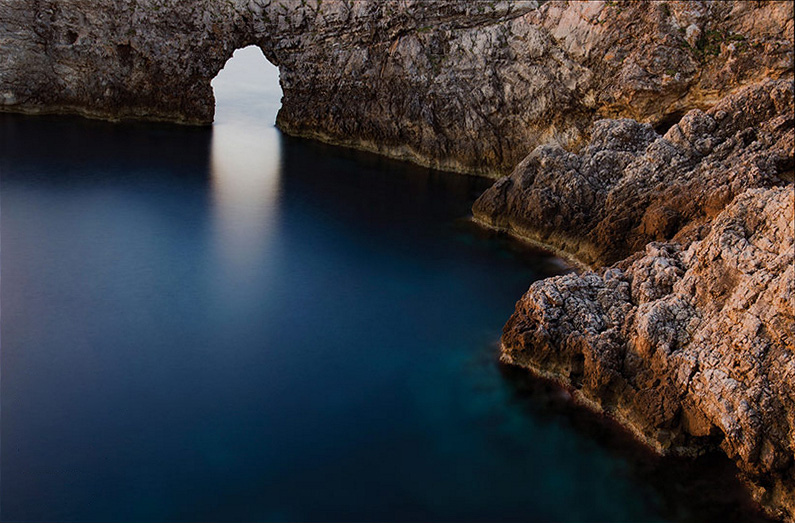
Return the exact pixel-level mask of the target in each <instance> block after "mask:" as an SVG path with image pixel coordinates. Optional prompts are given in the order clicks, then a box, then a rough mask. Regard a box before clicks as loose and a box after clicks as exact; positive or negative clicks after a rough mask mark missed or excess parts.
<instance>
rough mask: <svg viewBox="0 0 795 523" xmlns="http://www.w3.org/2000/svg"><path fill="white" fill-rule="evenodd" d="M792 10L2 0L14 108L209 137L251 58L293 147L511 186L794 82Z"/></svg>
mask: <svg viewBox="0 0 795 523" xmlns="http://www.w3.org/2000/svg"><path fill="white" fill-rule="evenodd" d="M789 7H790V6H788V5H786V3H785V2H741V1H735V2H673V1H671V2H665V3H637V2H599V1H595V2H546V3H542V5H540V6H539V2H537V1H535V0H532V1H529V0H528V1H512V2H507V1H495V2H490V1H479V2H469V1H464V0H385V1H382V0H356V1H353V0H303V1H302V0H228V1H224V2H220V1H217V0H193V1H190V2H184V1H182V0H30V1H25V2H21V1H19V0H0V49H2V51H0V108H2V110H8V111H25V112H76V113H80V114H84V115H88V116H95V117H103V118H111V119H115V118H127V117H133V118H154V119H165V120H174V121H181V122H191V123H208V122H210V121H211V120H212V116H213V108H214V103H213V95H212V89H211V86H210V81H211V80H212V78H213V77H214V76H215V75H216V74H217V73H218V71H219V70H220V69H221V68H222V67H223V65H224V63H225V61H226V60H227V59H229V58H230V57H231V56H232V53H233V51H234V50H235V49H237V48H240V47H244V46H247V45H252V44H253V45H258V46H260V47H261V48H262V50H263V52H264V53H265V55H266V57H267V58H268V59H269V60H270V61H271V62H273V63H274V64H276V65H278V66H279V69H280V71H281V82H282V87H283V91H284V99H283V107H282V110H281V112H280V114H279V118H278V125H279V126H280V127H281V128H282V129H283V130H285V131H286V132H288V133H291V134H296V135H305V136H312V137H315V138H319V139H322V140H325V141H328V142H333V143H342V144H346V145H350V146H355V147H361V148H365V149H370V150H374V151H377V152H380V153H382V154H388V155H391V156H396V157H402V158H408V159H411V160H413V161H415V162H418V163H422V164H425V165H431V166H434V167H440V168H443V169H449V170H457V171H465V172H474V173H483V174H488V175H493V176H497V175H500V174H505V173H507V172H509V171H510V170H511V169H512V168H513V167H515V166H516V165H517V164H518V163H519V162H520V161H521V160H522V159H523V158H524V157H525V156H526V155H527V154H528V153H530V152H531V151H532V150H533V149H534V148H535V147H536V146H537V145H539V144H543V143H547V142H550V141H553V142H556V143H558V144H560V145H561V146H563V147H564V148H572V147H576V146H577V145H578V144H580V143H583V142H584V140H586V139H587V130H588V128H589V127H590V124H591V122H592V121H593V120H595V119H599V118H603V117H610V118H617V117H631V118H634V119H636V120H638V121H641V122H647V123H650V124H652V125H670V122H671V121H672V119H674V120H676V119H678V116H680V115H681V112H682V111H685V110H689V109H691V108H694V107H699V108H702V109H706V108H707V107H709V106H710V105H712V104H713V103H715V102H716V101H717V100H719V99H720V98H721V97H722V96H724V95H725V94H727V93H729V92H732V91H733V90H735V89H736V88H737V87H739V86H742V85H746V84H748V83H751V82H754V81H757V80H758V79H759V78H760V77H770V78H779V77H781V76H784V75H787V74H788V73H789V72H791V71H792V62H793V43H792V39H793V21H792V20H793V19H792V10H791V9H790V8H789Z"/></svg>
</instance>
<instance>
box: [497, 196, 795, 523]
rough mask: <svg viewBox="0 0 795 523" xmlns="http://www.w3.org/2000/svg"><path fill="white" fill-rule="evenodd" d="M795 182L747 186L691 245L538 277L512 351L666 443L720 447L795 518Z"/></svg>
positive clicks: (663, 246) (767, 500) (682, 447)
mask: <svg viewBox="0 0 795 523" xmlns="http://www.w3.org/2000/svg"><path fill="white" fill-rule="evenodd" d="M794 211H795V190H793V187H792V185H787V186H784V187H775V188H770V189H750V190H748V191H746V192H744V193H743V194H741V195H740V196H738V197H737V198H735V200H734V201H733V202H732V203H731V204H730V205H729V206H728V207H727V208H726V209H725V210H724V211H723V212H721V213H720V215H719V216H718V217H717V218H716V219H715V221H714V222H713V223H712V225H711V227H710V232H709V233H708V234H707V235H706V236H705V237H704V239H702V240H699V241H695V242H692V243H691V244H690V245H689V246H687V247H685V246H683V245H681V244H679V243H675V242H671V243H658V242H654V243H650V244H649V245H648V246H646V248H645V251H644V252H642V253H641V254H639V255H637V256H635V257H634V258H633V259H631V260H628V261H626V262H624V263H623V264H619V265H618V266H614V267H611V268H608V269H604V270H602V271H600V272H599V273H594V272H588V273H585V274H582V275H575V274H569V275H564V276H559V277H556V278H550V279H547V280H543V281H539V282H537V283H535V284H533V286H532V287H531V288H530V290H529V291H528V292H527V294H526V295H525V296H524V297H523V298H522V299H521V301H520V302H519V304H518V305H517V309H516V312H515V314H514V315H513V316H512V317H511V319H510V320H509V322H508V323H507V324H506V326H505V329H504V334H503V340H502V342H503V355H502V358H503V360H504V361H506V362H508V363H511V364H515V365H521V366H524V367H528V368H531V369H533V370H535V371H536V372H539V373H541V374H544V375H546V376H550V377H553V378H555V379H558V380H562V381H563V382H564V383H566V384H568V385H570V386H572V387H574V388H575V389H577V390H578V391H579V393H580V394H581V395H582V397H583V398H584V399H586V400H590V401H591V402H594V403H595V404H596V405H598V406H600V407H601V408H602V409H604V410H605V411H606V412H608V413H610V414H612V415H614V416H615V417H617V418H618V419H619V420H621V421H622V422H624V423H625V424H627V425H628V426H630V427H631V428H632V429H633V430H635V431H636V432H637V433H638V434H639V435H640V436H641V437H642V438H644V439H645V440H646V441H648V442H649V443H650V444H651V445H653V446H655V447H657V448H658V449H660V450H662V451H679V452H681V451H685V452H687V451H698V450H700V449H704V448H709V447H712V446H719V447H720V448H721V449H723V450H724V451H725V452H726V454H727V455H729V456H730V457H731V458H733V459H734V460H735V461H736V462H737V463H738V465H739V467H740V469H741V470H742V471H743V473H744V474H746V476H747V478H748V479H749V481H750V482H751V483H752V484H753V485H754V494H755V496H756V498H757V499H758V500H759V501H760V502H762V503H763V504H764V505H765V506H767V507H775V508H774V512H777V515H778V516H780V517H784V518H785V519H792V518H793V517H795V463H793V456H795V332H794V331H793V326H795V317H793V302H792V300H793V296H794V295H795V274H794V272H795V266H794V265H793V262H794V261H795V260H793V253H794V252H795V251H793V248H794V246H793V238H795V230H793V220H794V219H795V215H794V214H795V213H794Z"/></svg>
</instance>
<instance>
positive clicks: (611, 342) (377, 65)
mask: <svg viewBox="0 0 795 523" xmlns="http://www.w3.org/2000/svg"><path fill="white" fill-rule="evenodd" d="M251 44H254V45H258V46H259V47H260V48H261V49H262V50H263V52H264V53H265V56H266V57H267V58H268V59H269V60H270V61H271V62H273V63H274V64H276V65H278V66H279V69H280V72H281V83H282V88H283V91H284V98H283V106H282V109H281V111H280V113H279V116H278V120H277V123H278V125H279V127H281V128H282V129H283V130H284V131H285V132H287V133H291V134H295V135H303V136H310V137H314V138H319V139H321V140H325V141H328V142H332V143H339V144H345V145H349V146H354V147H360V148H365V149H369V150H373V151H376V152H379V153H382V154H386V155H390V156H395V157H401V158H407V159H411V160H413V161H415V162H418V163H421V164H425V165H429V166H434V167H439V168H442V169H448V170H456V171H463V172H472V173H481V174H487V175H492V176H495V177H496V176H498V175H501V174H507V173H511V174H510V176H508V177H506V178H504V179H502V180H500V181H499V182H497V183H496V184H495V185H494V186H493V187H492V188H491V189H489V190H488V191H487V192H486V193H485V194H484V195H483V196H482V197H481V198H480V199H479V200H478V202H476V204H475V207H474V214H475V216H476V219H477V220H479V221H480V222H481V223H484V224H487V225H489V226H492V227H496V228H500V229H503V230H506V231H508V232H510V233H513V234H516V235H519V236H522V237H524V238H527V239H531V240H534V241H538V242H541V243H544V244H545V245H548V246H551V247H553V248H556V249H558V250H560V251H561V252H562V253H564V254H566V255H568V256H572V257H575V258H577V259H578V260H579V261H581V262H584V263H586V264H590V265H592V266H594V267H602V268H600V269H599V270H598V272H597V273H590V272H589V273H585V274H582V275H566V276H561V277H558V278H553V279H549V280H545V281H542V282H537V283H536V284H534V285H533V286H532V287H531V289H530V291H529V292H528V293H527V294H526V295H525V296H524V297H523V298H522V299H521V300H520V301H519V303H518V304H517V309H516V312H515V314H514V315H513V316H512V318H511V319H510V320H509V322H508V324H507V325H506V326H505V329H504V335H503V339H502V343H503V360H504V361H506V362H508V363H511V364H514V365H520V366H524V367H527V368H529V369H533V370H534V371H536V372H539V373H541V374H544V375H546V376H549V377H553V378H555V379H557V380H559V381H562V382H563V383H565V384H566V385H567V386H570V387H572V388H574V389H575V390H576V391H577V394H578V395H579V397H580V398H582V399H583V400H585V401H588V402H590V403H591V404H592V405H594V406H595V407H597V408H600V409H603V410H604V411H606V412H608V413H609V414H611V415H614V416H615V417H616V418H617V419H619V420H620V421H622V422H623V423H625V424H627V425H628V426H630V427H631V428H632V429H633V430H635V432H636V433H637V434H638V436H639V437H641V438H643V439H645V440H646V441H647V442H648V443H649V444H650V445H652V446H653V447H656V448H658V449H659V450H660V451H663V452H666V451H672V450H673V451H685V452H698V451H700V450H703V449H706V448H711V447H719V448H721V449H723V450H724V451H725V452H726V453H727V454H728V455H729V456H730V457H732V458H733V459H734V460H735V461H736V462H737V463H738V466H739V467H740V469H741V470H742V471H743V473H744V474H745V475H746V477H747V479H748V481H749V484H751V485H752V488H753V491H754V493H755V495H756V496H757V499H759V501H760V503H762V504H763V506H765V507H766V508H767V509H768V510H770V511H771V512H772V513H774V514H777V515H778V516H779V517H781V518H784V519H787V520H795V506H793V500H794V499H795V462H794V461H793V453H795V397H793V392H792V391H793V390H794V389H793V386H794V385H795V368H793V361H795V358H793V356H795V354H793V353H794V352H795V340H794V339H793V332H794V331H795V318H794V317H793V309H792V307H793V299H794V297H795V283H793V280H794V276H793V259H792V257H793V235H794V234H795V231H793V205H795V203H794V202H793V170H794V168H795V162H793V148H794V146H793V144H794V143H795V134H794V133H795V131H793V126H794V124H793V77H792V74H793V13H792V3H791V2H777V1H760V2H757V1H717V2H702V1H692V2H679V1H667V2H648V3H641V2H623V1H621V2H613V1H610V2H601V1H592V2H575V1H571V2H565V1H552V2H536V1H515V2H506V1H494V2H492V1H481V0H477V1H469V0H322V1H321V0H227V1H223V2H222V1H218V0H194V1H191V2H186V1H182V0H28V1H25V2H22V1H19V0H0V110H6V111H20V112H72V113H78V114H83V115H86V116H94V117H100V118H110V119H120V118H151V119H164V120H172V121H177V122H185V123H197V124H206V123H209V122H211V121H212V117H213V108H214V100H213V95H212V89H211V87H210V81H211V80H212V78H213V77H214V76H215V75H216V74H217V73H218V71H219V70H220V69H221V68H222V67H223V65H224V63H225V61H226V60H227V59H228V58H229V57H231V55H232V53H233V51H234V50H235V49H237V48H240V47H244V46H247V45H251ZM611 264H612V265H611ZM604 265H609V267H603V266H604Z"/></svg>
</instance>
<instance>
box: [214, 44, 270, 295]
mask: <svg viewBox="0 0 795 523" xmlns="http://www.w3.org/2000/svg"><path fill="white" fill-rule="evenodd" d="M274 76H275V77H276V78H278V69H277V68H276V67H275V66H273V65H272V64H271V63H270V62H268V61H267V60H266V59H265V57H264V56H263V54H262V51H260V50H259V49H258V48H257V47H254V46H251V47H247V48H245V49H240V50H238V51H236V52H235V55H234V57H233V58H232V59H230V61H229V62H228V63H227V66H226V67H225V68H224V69H223V70H222V71H221V72H220V73H219V75H218V77H216V79H215V80H213V88H214V90H215V96H216V101H217V102H216V103H217V110H216V116H215V124H214V125H213V132H212V145H211V148H210V175H211V180H212V195H213V214H214V224H213V225H214V237H215V245H216V247H217V252H218V255H219V257H220V259H221V260H222V263H223V264H224V266H225V267H226V269H227V270H226V273H227V274H228V275H229V277H230V278H232V279H233V281H231V282H224V283H225V284H229V283H232V284H237V285H236V287H237V286H238V285H241V284H244V283H245V282H246V281H249V280H251V279H252V278H253V277H254V276H255V274H256V273H257V272H259V271H262V270H263V268H265V266H266V264H267V256H266V253H267V252H268V250H269V249H268V243H269V242H270V241H271V239H272V232H273V227H274V223H275V219H276V213H277V211H278V204H279V177H280V173H281V170H280V169H281V165H280V163H281V135H280V133H279V132H278V130H277V129H276V128H275V126H274V122H275V120H276V112H277V111H278V105H276V103H275V100H278V99H279V98H280V94H281V92H280V90H279V92H278V93H276V92H274V91H275V90H276V88H277V87H276V86H278V83H277V82H274V81H273V80H274Z"/></svg>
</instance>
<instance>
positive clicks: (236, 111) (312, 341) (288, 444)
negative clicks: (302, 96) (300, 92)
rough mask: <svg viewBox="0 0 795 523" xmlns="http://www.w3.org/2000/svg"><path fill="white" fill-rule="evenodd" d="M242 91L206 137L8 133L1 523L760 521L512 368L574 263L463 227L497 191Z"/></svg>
mask: <svg viewBox="0 0 795 523" xmlns="http://www.w3.org/2000/svg"><path fill="white" fill-rule="evenodd" d="M223 80H224V79H223V78H220V79H219V84H218V85H217V86H216V87H219V86H222V85H224V81H223ZM227 84H229V85H227V87H229V86H230V85H234V86H237V89H236V90H235V89H231V90H229V91H228V92H227V94H224V95H222V96H219V115H218V122H217V124H216V125H215V126H214V127H213V128H212V129H209V128H207V129H196V128H184V127H179V126H167V125H155V124H117V125H113V124H108V123H102V122H94V121H87V120H82V119H77V118H64V117H61V118H56V117H38V118H31V117H21V116H14V115H2V114H0V225H1V228H0V269H1V270H2V282H1V285H0V299H1V302H0V305H1V307H2V338H1V342H2V353H1V357H2V360H1V363H2V381H1V382H0V384H1V387H2V390H1V393H2V396H1V399H2V404H1V405H0V408H1V410H0V416H2V418H1V421H2V434H1V439H0V451H1V452H0V458H1V461H0V472H1V474H0V518H2V520H3V521H85V522H88V521H271V520H277V521H478V520H481V521H707V520H721V521H725V520H731V519H735V520H738V521H749V520H754V518H757V516H756V515H755V514H754V513H752V512H749V511H748V510H747V509H746V508H744V507H745V504H744V502H741V501H737V500H738V499H742V497H741V496H740V494H739V491H738V486H737V483H736V481H733V480H732V479H731V477H732V474H733V469H732V468H731V467H730V466H728V464H727V463H726V462H725V461H723V460H720V459H717V458H707V459H705V460H701V461H699V462H696V463H688V462H676V461H673V460H661V459H657V458H654V457H653V456H650V455H648V454H646V453H645V452H644V451H643V450H642V449H640V448H639V447H638V446H637V445H636V444H634V443H633V442H632V441H631V440H630V439H629V438H628V437H627V436H626V435H625V434H623V433H622V432H620V431H617V430H616V429H615V428H614V427H612V426H611V425H609V424H606V423H605V422H604V421H603V420H601V419H600V418H598V417H597V416H594V415H591V414H589V413H588V412H586V411H583V410H582V409H579V408H576V407H573V406H572V405H571V404H570V403H569V402H568V400H567V398H566V396H565V394H564V393H563V392H562V391H560V390H558V389H556V388H555V387H552V386H551V385H548V384H545V383H543V382H534V381H528V380H526V379H525V378H524V377H523V374H522V373H516V372H511V371H509V370H507V369H501V368H500V366H499V365H498V364H497V357H496V356H497V346H496V341H497V340H498V338H499V335H500V329H501V327H502V325H503V323H504V322H505V321H506V319H507V318H508V316H509V315H510V314H511V312H512V310H513V307H514V303H515V301H516V300H517V299H518V298H519V297H520V296H521V295H522V293H523V292H524V291H526V289H527V288H528V286H529V285H530V283H532V282H533V281H534V280H536V279H538V278H542V277H545V276H548V275H550V274H554V273H556V272H560V271H561V270H562V266H561V264H560V263H559V262H558V261H557V260H555V259H554V258H551V257H549V256H548V255H545V254H543V253H539V252H534V251H531V250H527V249H524V248H521V247H520V246H518V245H515V244H512V243H510V242H507V241H505V240H501V239H499V238H494V237H492V236H490V235H488V234H484V233H482V232H479V231H478V230H477V229H475V228H473V227H472V226H471V225H469V224H468V222H467V221H466V217H467V215H468V212H469V206H470V205H471V203H472V201H473V200H474V198H475V197H476V196H477V195H478V194H479V192H480V191H482V190H483V189H484V188H485V187H486V186H487V185H488V182H487V181H484V180H481V179H478V178H471V177H466V176H461V175H455V174H445V173H440V172H434V171H431V170H427V169H422V168H418V167H414V166H411V165H408V164H405V163H400V162H393V161H389V160H385V159H382V158H378V157H375V156H372V155H367V154H363V153H357V152H353V151H349V150H343V149H338V148H333V147H329V146H323V145H320V144H316V143H312V142H309V141H304V140H297V139H290V138H287V137H284V136H282V135H281V134H280V133H279V132H278V131H277V130H276V129H275V128H274V127H273V126H272V119H273V115H274V114H275V110H276V108H278V92H277V91H267V90H266V92H264V93H263V92H258V91H257V88H255V87H253V86H255V84H257V82H254V83H252V84H246V83H244V82H241V81H237V82H235V81H232V80H229V79H228V80H227ZM219 93H220V90H219ZM263 115H265V116H263Z"/></svg>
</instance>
